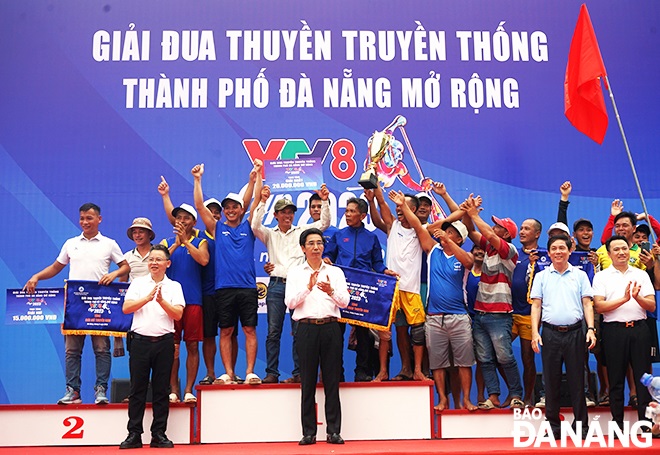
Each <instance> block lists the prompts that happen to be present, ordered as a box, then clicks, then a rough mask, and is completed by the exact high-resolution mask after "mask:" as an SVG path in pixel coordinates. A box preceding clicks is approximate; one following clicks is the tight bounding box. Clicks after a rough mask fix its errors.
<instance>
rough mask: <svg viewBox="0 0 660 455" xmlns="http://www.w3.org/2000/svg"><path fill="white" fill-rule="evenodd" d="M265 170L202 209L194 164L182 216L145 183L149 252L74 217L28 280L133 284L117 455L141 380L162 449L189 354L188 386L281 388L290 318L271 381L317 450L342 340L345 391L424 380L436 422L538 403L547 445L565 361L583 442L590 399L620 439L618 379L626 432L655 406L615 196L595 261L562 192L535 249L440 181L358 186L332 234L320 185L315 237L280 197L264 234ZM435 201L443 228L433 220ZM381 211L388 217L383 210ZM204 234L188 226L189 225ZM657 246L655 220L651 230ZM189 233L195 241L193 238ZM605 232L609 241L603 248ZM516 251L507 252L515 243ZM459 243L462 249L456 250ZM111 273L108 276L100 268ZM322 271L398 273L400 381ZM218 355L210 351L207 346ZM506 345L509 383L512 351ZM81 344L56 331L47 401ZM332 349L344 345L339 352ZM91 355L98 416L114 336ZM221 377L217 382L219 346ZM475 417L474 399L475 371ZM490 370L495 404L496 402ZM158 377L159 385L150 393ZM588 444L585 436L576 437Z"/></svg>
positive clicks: (648, 343)
mask: <svg viewBox="0 0 660 455" xmlns="http://www.w3.org/2000/svg"><path fill="white" fill-rule="evenodd" d="M261 167H262V163H261V162H260V161H259V160H257V161H255V164H254V168H253V169H252V170H251V172H250V175H249V178H248V185H247V187H246V190H245V192H244V193H243V196H240V195H239V194H237V193H229V194H227V196H226V197H225V198H224V199H222V200H221V201H219V200H217V199H215V198H210V199H206V200H205V199H204V196H203V194H204V193H203V189H202V177H203V174H204V165H203V164H200V165H196V166H194V167H193V168H192V171H191V173H192V175H193V178H194V192H193V205H190V204H187V203H182V204H180V205H178V206H174V204H173V203H172V201H171V200H170V196H169V185H168V184H167V182H166V180H165V179H164V178H161V182H160V183H159V185H158V192H159V193H160V195H161V196H162V200H163V206H164V209H165V213H166V215H167V217H168V220H169V221H170V223H171V224H172V226H173V235H172V236H171V237H168V238H165V239H163V240H162V242H160V245H156V246H154V245H153V241H154V239H155V237H156V234H155V232H154V231H153V228H152V224H151V222H150V220H148V219H146V218H141V217H140V218H136V219H135V220H134V221H133V223H132V224H131V226H130V227H129V228H128V231H127V235H128V237H129V238H130V239H131V240H132V241H133V242H135V247H134V248H133V249H131V250H130V251H128V252H126V253H125V254H121V251H120V250H119V246H118V245H117V243H116V242H115V241H114V240H111V239H109V238H107V237H104V236H103V235H101V233H100V232H99V224H100V222H101V220H102V218H101V209H100V208H99V207H98V206H96V205H95V204H84V205H83V206H82V207H80V226H81V228H82V230H83V232H82V233H81V235H79V236H77V237H74V238H72V239H69V240H68V241H67V242H66V243H65V244H64V246H63V247H62V250H61V252H60V254H59V256H58V257H57V259H56V260H55V262H54V263H53V264H51V265H50V266H48V267H46V268H45V269H43V270H42V271H40V272H38V273H36V274H35V275H33V276H32V277H31V278H30V280H29V281H28V282H27V283H26V285H25V289H26V290H27V291H34V289H35V287H36V286H37V283H38V282H39V281H40V280H43V279H48V278H51V277H53V276H55V275H56V274H58V273H59V272H60V271H61V270H62V269H63V268H64V267H65V266H66V265H67V264H70V271H69V278H70V279H86V280H95V281H98V282H99V283H101V284H108V283H110V282H112V281H113V280H114V279H116V278H121V279H124V280H128V279H130V281H131V284H130V287H129V290H128V291H127V294H126V300H125V303H124V312H126V313H134V318H133V326H132V328H131V332H130V333H129V335H128V341H127V345H128V349H129V353H130V356H131V359H130V369H131V392H130V400H129V425H128V430H129V437H128V438H127V440H126V441H124V443H122V448H133V447H141V445H142V442H141V438H140V435H141V433H142V432H143V430H142V416H143V414H144V406H145V401H146V383H147V382H148V379H149V372H150V370H151V371H153V377H156V376H158V379H159V380H158V381H153V382H152V387H153V388H154V391H153V400H154V413H155V414H156V413H158V415H159V417H158V418H155V419H154V423H153V424H152V428H151V433H152V446H153V447H170V446H171V445H172V443H171V441H169V440H168V439H167V437H166V436H165V429H166V422H167V412H168V409H169V403H175V402H179V401H184V402H188V403H190V402H195V401H196V397H195V395H194V393H193V388H194V385H195V379H196V377H197V374H198V369H199V366H200V354H199V343H200V342H201V343H202V356H201V357H202V360H203V362H204V367H205V368H206V375H205V377H204V379H202V381H200V383H201V384H234V383H237V382H241V383H242V382H244V383H246V384H251V385H257V384H261V383H278V382H280V375H281V372H280V370H279V359H280V344H281V343H280V342H281V338H282V330H283V323H284V318H285V315H286V311H287V309H288V310H289V312H290V315H291V321H292V323H291V327H292V335H293V351H292V353H291V356H292V360H293V363H294V370H293V374H292V376H291V377H290V378H287V379H285V380H282V381H281V382H285V383H301V385H302V388H303V396H302V414H303V415H302V422H303V439H302V440H301V441H300V444H313V443H315V442H316V424H315V420H313V419H314V415H313V410H314V387H315V384H316V381H317V374H318V369H319V364H320V366H321V369H322V370H323V371H322V375H323V379H324V385H325V386H326V399H329V400H330V401H329V402H328V403H326V412H327V420H328V439H327V441H328V442H330V443H335V444H341V443H343V439H342V438H341V436H340V435H339V433H340V426H341V408H340V404H339V396H338V384H339V382H340V381H344V380H345V379H346V378H345V369H344V364H343V358H342V352H343V346H344V342H345V341H346V339H351V340H354V342H353V343H352V344H353V348H354V349H355V351H356V361H355V366H354V380H355V381H385V380H392V381H402V380H417V381H421V380H426V379H427V378H432V379H433V380H434V382H435V385H436V389H437V392H438V396H439V401H438V404H437V406H436V409H437V410H438V411H442V410H444V409H446V408H448V407H449V406H450V402H449V398H448V397H449V395H450V393H451V395H453V400H454V406H455V407H457V408H463V409H467V410H470V411H474V410H476V409H483V410H488V409H493V408H496V407H508V406H510V407H512V408H523V407H526V406H534V405H535V404H536V406H539V407H543V406H545V407H547V409H546V415H547V418H548V420H549V421H550V423H551V426H552V429H553V431H554V432H555V435H556V436H557V437H559V433H558V432H559V401H560V393H559V389H560V386H561V378H562V364H565V368H566V375H567V379H568V383H569V385H570V393H571V403H572V406H573V409H574V413H575V422H580V425H581V428H582V431H584V432H586V429H587V428H588V420H587V411H586V409H587V407H588V406H591V405H595V404H596V402H599V403H600V404H601V405H609V406H610V407H611V411H612V416H613V420H614V421H615V422H617V423H618V424H619V425H620V426H622V425H623V406H624V385H625V384H624V383H625V380H626V378H628V384H629V389H630V394H631V396H630V402H629V404H630V405H633V406H636V407H637V410H638V413H639V418H640V419H643V418H644V410H645V408H646V406H647V405H648V404H649V402H650V400H651V398H650V396H649V394H648V392H647V391H646V389H645V388H644V387H637V384H638V382H639V378H640V377H641V375H642V374H643V373H645V372H650V371H651V364H652V362H653V361H655V360H657V357H656V356H657V347H658V339H657V326H656V316H655V314H656V313H655V311H656V306H655V289H654V283H656V286H657V285H660V270H659V267H654V265H655V260H656V258H658V257H660V245H658V244H653V245H652V246H651V245H650V243H649V241H648V239H649V236H650V229H649V227H648V225H646V224H639V225H638V221H640V220H641V219H643V218H645V217H644V216H643V215H642V216H639V215H636V214H634V213H631V212H626V211H624V210H623V205H622V204H621V202H620V201H618V200H615V201H614V202H613V203H612V207H611V216H610V218H609V220H608V222H607V225H606V227H605V230H604V232H603V235H602V236H601V241H602V246H601V245H597V246H598V248H596V247H595V246H594V247H592V240H593V224H592V223H591V221H589V220H586V219H583V218H580V219H578V220H577V221H575V223H574V224H573V231H572V232H571V230H570V229H569V228H568V219H567V212H568V205H569V202H568V198H569V195H570V192H571V185H570V182H565V183H564V184H563V185H562V186H561V188H560V191H561V198H560V202H559V211H558V217H557V222H555V223H553V224H552V225H551V226H550V229H548V231H547V234H548V237H549V240H548V243H547V248H542V247H540V246H539V244H538V240H539V238H540V236H541V234H542V232H543V228H542V224H541V222H540V221H538V220H536V219H534V218H529V219H525V220H524V221H523V222H522V223H521V224H520V230H519V229H518V225H517V224H516V223H515V222H514V221H513V220H512V219H510V218H498V217H495V216H493V217H491V220H490V221H492V223H490V222H489V220H485V219H483V218H482V217H481V215H480V213H481V211H482V199H481V197H479V196H477V197H474V196H473V195H470V196H469V197H468V198H467V199H466V200H464V201H463V202H462V203H460V204H457V203H456V202H455V201H454V200H453V199H452V198H451V197H450V196H449V194H448V192H447V189H446V188H445V186H444V185H443V184H441V183H433V184H432V185H431V186H430V187H429V188H428V192H422V193H419V194H417V195H407V194H403V193H401V192H397V191H390V192H389V193H388V194H387V195H385V194H384V192H383V190H382V189H381V188H380V187H377V188H376V189H374V190H365V194H364V197H363V198H357V197H354V198H351V199H349V200H348V201H347V202H346V209H345V220H346V227H344V228H342V229H337V228H334V227H332V226H330V208H329V201H328V199H329V198H328V196H329V191H328V189H327V188H326V187H325V185H323V186H322V187H321V189H320V190H318V191H316V193H315V194H314V195H313V196H312V197H311V198H310V201H309V212H310V216H311V218H312V221H313V222H312V223H311V224H308V225H299V226H296V225H294V224H293V220H294V218H295V212H296V211H297V210H298V207H297V205H296V204H294V203H293V202H292V201H291V200H289V199H288V198H279V199H278V200H277V201H276V203H275V204H274V217H275V219H276V221H277V225H276V226H274V227H272V228H271V227H265V226H264V225H263V218H264V215H265V210H266V207H267V202H268V201H269V199H270V198H271V197H272V196H271V193H270V188H269V187H268V186H264V184H263V181H262V177H261V176H262V169H261ZM431 191H432V192H433V193H435V194H437V195H438V196H439V197H440V198H441V199H442V200H443V201H444V202H445V204H446V205H447V207H448V209H449V213H450V214H449V215H448V216H447V217H446V218H444V219H441V220H440V221H436V222H434V223H431V222H429V217H430V214H431V212H432V207H433V203H434V201H433V200H432V199H431V197H430V192H431ZM388 199H389V201H391V202H393V203H394V204H395V208H396V209H395V211H394V212H392V210H391V208H390V206H389V203H388ZM368 214H370V215H371V219H372V221H373V224H374V225H375V226H376V227H377V228H378V229H381V230H382V231H383V232H384V233H385V234H386V235H387V245H386V246H387V250H386V251H387V254H386V258H383V254H382V245H381V243H380V241H379V239H378V236H376V235H375V233H374V232H371V231H370V230H368V229H367V228H366V227H365V224H364V220H365V218H366V217H367V215H368ZM199 221H201V222H202V224H200V223H199ZM647 221H648V222H649V223H650V224H651V226H652V228H653V229H654V231H655V232H660V223H658V222H657V221H656V220H655V219H653V218H652V217H650V216H649V217H648V220H647ZM197 226H199V227H200V229H198V227H197ZM612 230H614V235H612V234H613V233H612ZM516 237H518V238H519V241H520V246H515V245H514V243H513V242H514V239H516ZM468 238H469V239H470V240H471V241H472V243H473V246H472V248H471V250H470V251H469V252H468V251H467V250H466V249H465V248H464V245H463V244H464V242H465V241H466V240H467V239H468ZM257 239H258V240H260V241H261V242H263V244H264V245H265V246H266V249H267V251H268V258H269V261H268V263H267V264H266V265H265V267H264V270H265V271H266V273H268V274H269V276H270V281H269V284H268V293H267V297H266V306H267V313H268V318H267V321H268V335H267V338H266V341H265V347H266V360H267V362H266V363H267V367H266V375H265V376H264V378H263V379H262V378H261V377H260V376H259V375H258V374H257V372H255V369H254V367H255V362H256V357H257V346H258V340H257V335H256V325H257V320H258V317H257V309H258V296H257V287H256V276H257V274H256V270H255V261H254V246H255V245H254V244H255V241H256V240H257ZM112 262H114V263H116V264H117V265H118V268H117V270H115V271H114V272H111V273H109V267H110V264H111V263H112ZM334 265H339V266H344V267H352V268H356V269H361V270H367V271H373V272H377V273H382V274H387V275H391V276H395V277H397V280H398V288H399V292H398V293H397V294H396V295H397V298H396V300H395V301H394V302H393V306H394V307H395V309H396V313H395V314H396V316H395V318H394V322H393V324H392V326H393V331H394V332H396V340H397V343H396V344H397V350H398V355H399V356H400V358H401V370H400V371H399V372H398V373H397V374H395V375H391V374H390V371H389V358H390V356H391V355H392V354H393V348H392V331H390V330H382V331H377V332H376V331H373V330H370V329H367V328H364V327H360V326H349V330H350V333H349V334H347V333H346V328H347V326H346V325H345V324H340V323H339V322H338V321H337V319H338V318H339V316H340V314H339V308H344V307H346V305H347V303H348V293H347V291H346V282H345V278H344V277H343V273H342V272H341V269H339V268H337V267H334ZM239 323H240V330H242V331H243V333H244V335H245V347H244V351H245V355H246V362H245V364H246V370H245V375H244V378H241V377H239V375H238V374H237V372H236V360H237V353H238V344H237V337H236V335H237V333H238V330H239ZM218 328H219V329H220V330H219V343H218V344H217V345H216V338H217V337H218ZM516 337H518V338H520V350H521V356H520V358H521V361H522V376H521V372H520V368H519V365H518V362H517V360H516V357H515V356H514V353H513V340H514V339H515V338H516ZM84 340H85V336H84V335H66V337H65V349H66V353H65V354H66V393H65V395H64V396H63V397H62V398H61V399H60V400H59V401H58V403H59V404H71V403H80V402H81V399H80V386H81V383H80V382H81V381H80V369H81V353H82V348H83V343H84ZM342 340H343V341H342ZM182 341H183V344H184V346H185V349H186V353H187V356H186V368H185V369H186V374H185V376H184V379H183V381H182V382H181V384H182V388H183V390H180V387H181V386H180V385H179V384H180V382H179V353H180V347H181V342H182ZM92 344H93V347H94V353H95V356H96V373H97V380H96V384H95V402H96V403H97V404H104V403H107V402H108V398H107V395H106V391H107V387H108V384H107V381H108V377H109V373H110V362H111V356H110V340H109V338H108V337H104V336H92ZM217 349H219V351H220V358H221V361H222V367H223V369H224V373H222V374H220V375H217V374H216V371H217V368H216V366H215V356H216V350H217ZM541 351H542V363H543V378H544V386H543V393H542V395H543V396H542V397H541V398H540V399H539V400H536V399H535V396H534V387H535V382H536V377H537V372H536V367H535V361H534V355H535V353H539V352H541ZM590 351H591V352H593V353H594V355H595V356H596V360H597V363H598V377H599V379H600V381H599V384H600V385H599V390H598V391H595V390H590V388H589V384H588V382H589V381H588V373H589V371H588V359H589V352H590ZM475 365H476V371H475V377H476V387H477V403H476V404H475V403H472V401H471V399H470V395H471V388H472V383H473V381H472V376H473V366H475ZM498 372H499V374H500V375H501V376H502V377H503V379H504V382H505V383H506V385H507V389H508V395H507V396H506V398H505V399H503V400H502V399H501V390H500V379H499V376H498ZM163 375H165V376H166V379H165V380H163ZM585 434H586V433H585Z"/></svg>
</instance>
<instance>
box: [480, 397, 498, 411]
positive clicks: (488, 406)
mask: <svg viewBox="0 0 660 455" xmlns="http://www.w3.org/2000/svg"><path fill="white" fill-rule="evenodd" d="M477 407H478V408H479V409H481V410H483V411H490V410H491V409H495V407H496V406H495V405H494V404H493V402H492V401H490V398H487V399H486V401H482V402H481V403H479V404H478V405H477Z"/></svg>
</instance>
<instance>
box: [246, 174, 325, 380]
mask: <svg viewBox="0 0 660 455" xmlns="http://www.w3.org/2000/svg"><path fill="white" fill-rule="evenodd" d="M261 185H262V182H261V176H260V175H259V176H257V182H256V187H255V193H256V192H257V191H260V192H259V193H257V194H260V201H259V204H258V205H257V208H256V209H255V213H254V216H253V217H252V231H253V232H254V235H255V237H257V238H258V239H259V240H261V241H262V242H263V244H264V245H266V249H267V250H268V261H269V262H270V263H271V264H272V265H273V270H272V271H271V272H270V281H269V283H268V294H267V295H266V308H267V311H268V336H267V337H266V377H265V378H264V379H263V382H264V383H266V384H269V383H277V382H279V377H280V370H279V358H280V339H281V337H282V326H283V324H284V315H285V314H286V305H285V304H284V292H285V287H286V276H287V273H288V271H289V268H291V267H292V266H294V265H299V264H302V263H303V262H304V259H305V256H304V254H303V251H302V250H301V248H300V243H299V240H300V234H301V233H302V232H303V231H305V230H306V229H310V228H317V229H320V230H321V231H323V230H325V229H326V228H327V227H328V226H330V206H329V204H328V196H329V194H330V192H329V191H328V189H327V188H326V186H325V185H322V187H321V189H320V190H318V191H317V194H318V195H319V197H320V198H321V218H320V220H319V221H315V222H314V223H312V224H308V225H303V226H294V225H293V219H294V217H295V213H296V211H297V210H298V207H297V206H296V205H295V204H294V203H293V201H291V199H289V198H287V197H283V198H281V199H279V200H278V201H277V202H276V203H275V207H274V217H275V219H276V220H277V226H275V227H272V228H268V227H265V226H264V225H263V217H264V215H265V212H266V202H267V201H268V198H269V197H270V187H269V186H268V185H266V186H264V187H263V188H261ZM291 316H293V314H292V315H291ZM292 332H293V334H294V338H293V353H292V356H293V371H292V376H291V378H288V379H286V380H285V381H284V382H285V383H299V382H300V373H299V365H298V355H297V352H296V338H295V332H296V327H295V323H294V322H292Z"/></svg>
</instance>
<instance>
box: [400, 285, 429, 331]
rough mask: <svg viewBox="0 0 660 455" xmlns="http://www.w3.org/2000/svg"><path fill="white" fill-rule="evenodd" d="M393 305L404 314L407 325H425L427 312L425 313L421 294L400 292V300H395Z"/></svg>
mask: <svg viewBox="0 0 660 455" xmlns="http://www.w3.org/2000/svg"><path fill="white" fill-rule="evenodd" d="M392 304H393V305H395V308H397V309H399V310H401V311H402V312H403V314H404V316H405V319H406V322H407V323H408V324H407V325H419V324H423V323H424V321H425V320H426V312H425V311H424V305H423V304H422V297H421V296H420V295H419V294H415V293H414V292H406V291H401V290H400V291H399V293H398V300H397V299H395V301H394V302H393V303H392ZM395 324H396V322H395ZM396 325H399V324H396Z"/></svg>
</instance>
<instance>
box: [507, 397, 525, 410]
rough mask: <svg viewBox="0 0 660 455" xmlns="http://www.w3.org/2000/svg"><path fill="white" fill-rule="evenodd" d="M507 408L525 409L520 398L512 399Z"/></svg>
mask: <svg viewBox="0 0 660 455" xmlns="http://www.w3.org/2000/svg"><path fill="white" fill-rule="evenodd" d="M509 407H510V408H511V409H525V403H524V402H523V401H522V400H521V399H520V398H513V399H512V400H511V404H510V405H509Z"/></svg>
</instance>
